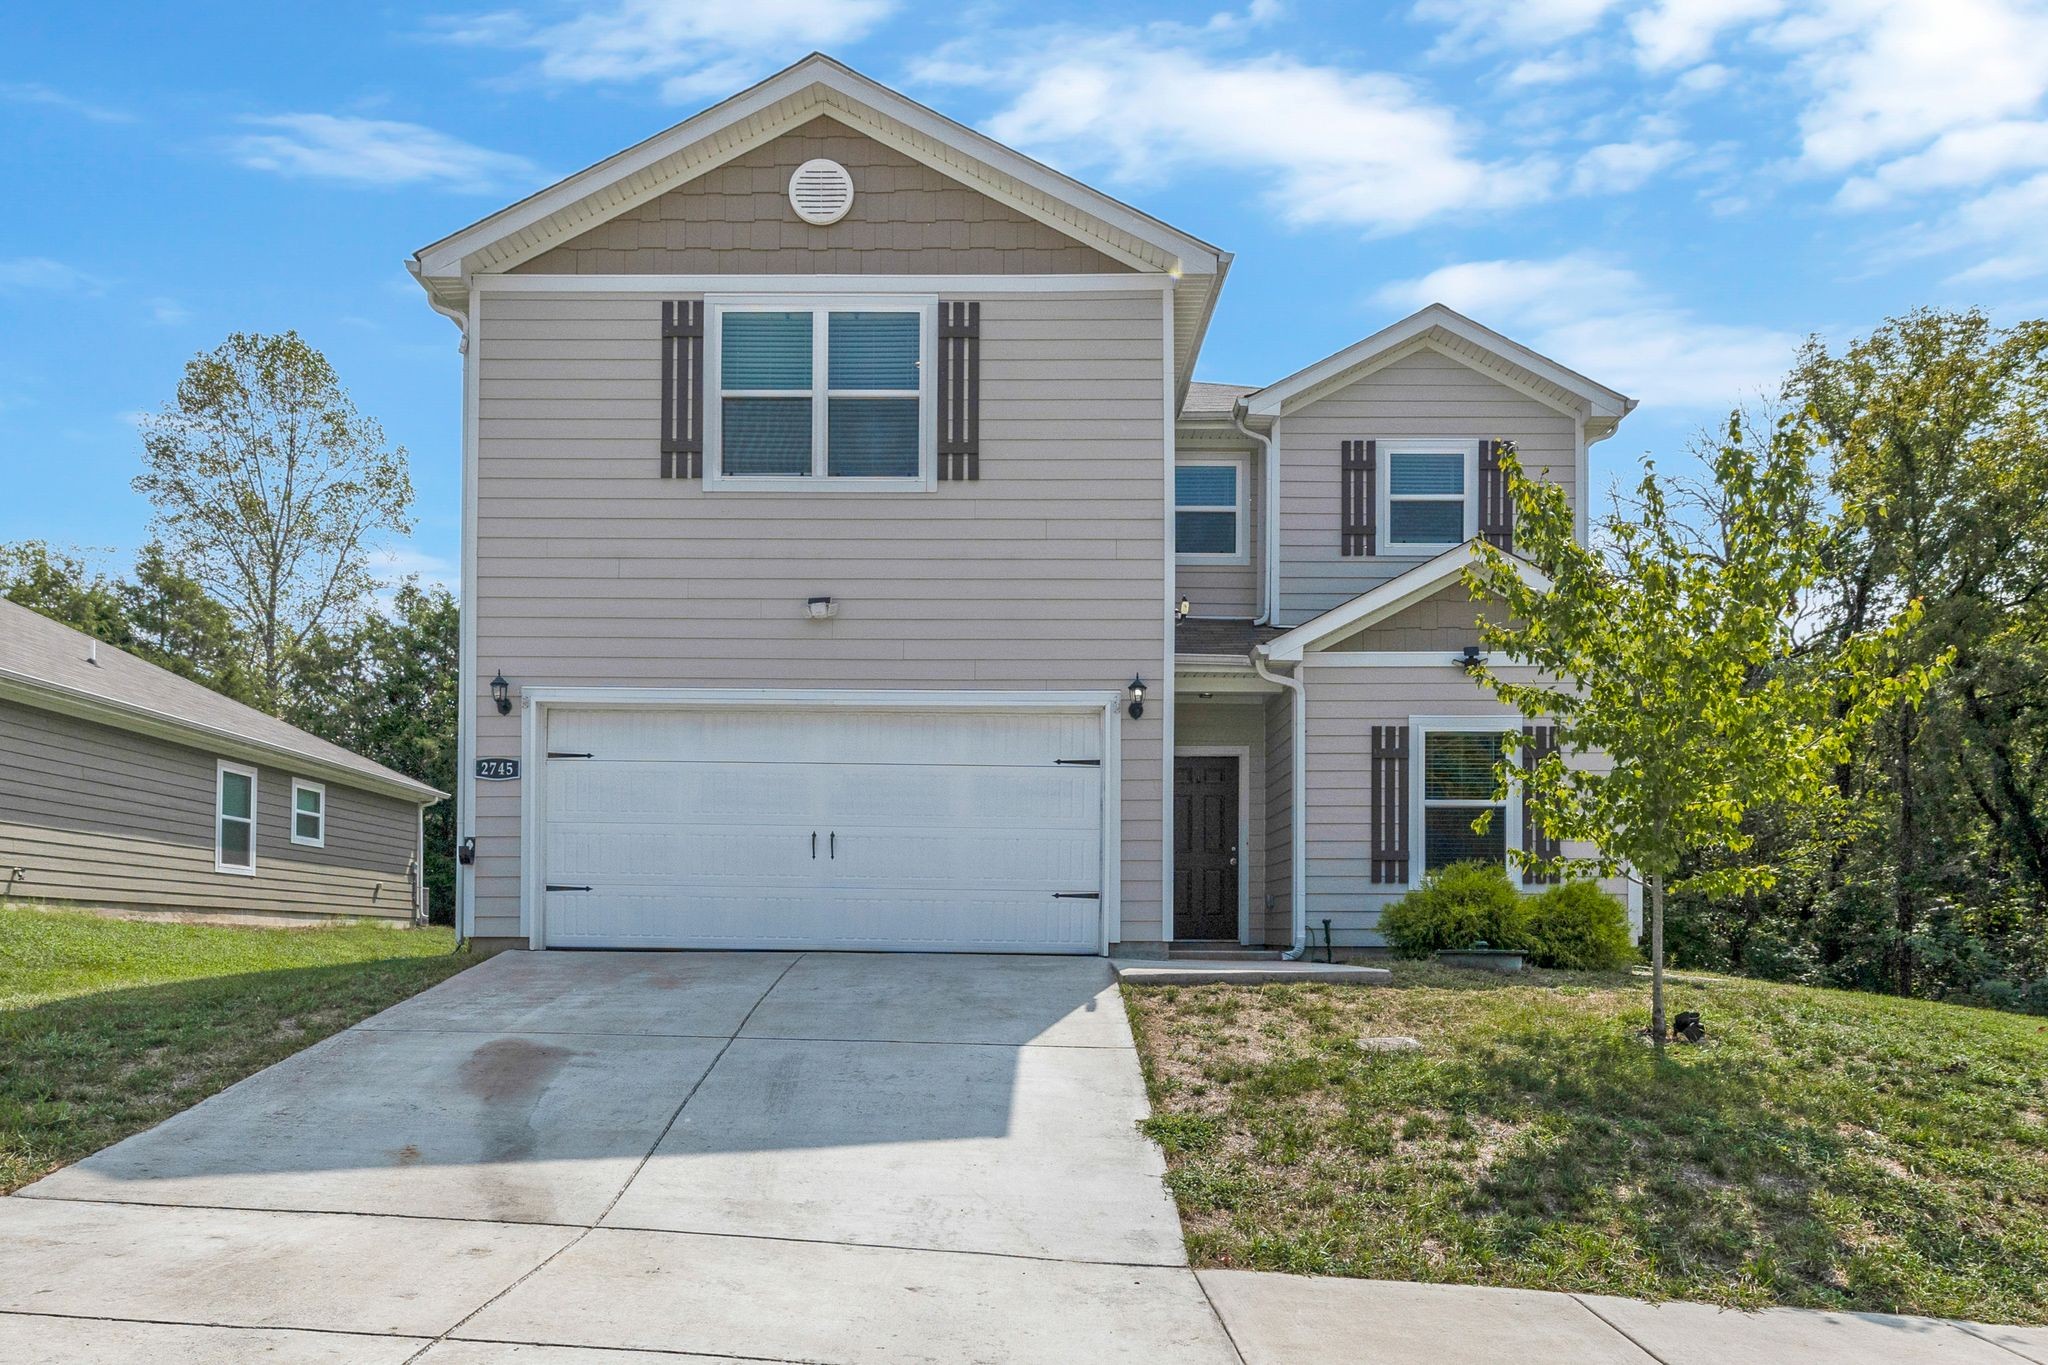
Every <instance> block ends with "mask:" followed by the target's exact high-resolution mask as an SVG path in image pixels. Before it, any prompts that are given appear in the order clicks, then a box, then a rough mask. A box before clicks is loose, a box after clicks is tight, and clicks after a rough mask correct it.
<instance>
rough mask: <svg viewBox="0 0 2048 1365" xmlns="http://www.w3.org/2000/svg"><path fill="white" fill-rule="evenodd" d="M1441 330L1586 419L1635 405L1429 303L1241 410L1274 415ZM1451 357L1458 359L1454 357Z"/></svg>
mask: <svg viewBox="0 0 2048 1365" xmlns="http://www.w3.org/2000/svg"><path fill="white" fill-rule="evenodd" d="M1439 327H1440V328H1442V329H1443V330H1444V331H1445V332H1448V333H1450V334H1451V335H1452V336H1456V337H1459V338H1461V339H1463V340H1464V341H1466V342H1469V343H1470V344H1472V345H1474V346H1477V347H1479V348H1480V349H1481V350H1484V351H1487V352H1489V353H1491V354H1493V355H1496V356H1498V357H1500V359H1501V360H1502V361H1504V362H1505V363H1507V364H1509V365H1514V366H1518V367H1520V368H1521V369H1524V370H1527V371H1528V372H1529V373H1531V374H1534V375H1536V376H1537V377H1538V378H1540V379H1542V380H1544V381H1545V382H1546V383H1550V384H1554V385H1556V386H1557V387H1558V388H1560V389H1564V390H1565V391H1567V392H1569V393H1572V394H1575V395H1577V396H1578V397H1579V398H1581V399H1583V400H1584V401H1585V402H1586V404H1587V406H1588V408H1589V410H1590V412H1589V415H1590V416H1594V417H1604V418H1609V419H1611V420H1615V421H1619V420H1620V419H1621V418H1622V417H1624V416H1626V415H1627V414H1628V413H1629V411H1630V410H1632V409H1633V408H1634V407H1635V405H1636V404H1635V400H1634V399H1632V398H1630V397H1628V396H1627V395H1625V394H1622V393H1619V392H1617V391H1615V390H1613V389H1610V388H1608V387H1607V386H1606V385H1604V384H1600V383H1596V382H1595V381H1593V380H1591V379H1588V378H1586V376H1584V375H1582V374H1580V373H1578V372H1577V371H1576V370H1569V369H1566V368H1565V367H1564V366H1562V365H1560V364H1558V363H1557V362H1556V361H1554V360H1551V359H1550V358H1549V357H1547V356H1543V355H1539V354H1538V353H1536V352H1535V351H1532V350H1530V349H1529V348H1528V347H1526V346H1524V345H1522V344H1521V343H1520V342H1517V341H1511V340H1509V339H1508V338H1507V337H1504V336H1502V335H1501V334H1500V333H1498V332H1496V331H1494V330H1493V329H1491V328H1489V327H1483V326H1481V325H1480V324H1479V323H1476V322H1474V321H1472V319H1470V318H1468V317H1466V316H1464V315H1463V314H1462V313H1458V312H1454V311H1453V310H1451V309H1449V308H1446V307H1445V306H1444V305H1443V304H1440V303H1432V304H1430V305H1429V306H1428V307H1426V308H1423V309H1420V310H1418V311H1417V312H1414V313H1411V314H1409V315H1408V316H1407V317H1405V318H1402V319H1401V320H1400V321H1399V322H1396V323H1394V324H1392V325H1391V326H1388V327H1383V328H1381V329H1380V330H1379V331H1377V332H1374V333H1373V334H1372V335H1371V336H1369V337H1366V338H1365V339H1364V340H1362V341H1358V342H1354V343H1353V344H1352V345H1350V346H1347V347H1345V348H1344V349H1343V350H1341V351H1338V352H1337V353H1336V354H1335V355H1331V356H1326V357H1325V358H1323V359H1322V360H1319V361H1317V362H1316V363H1315V364H1313V365H1310V366H1309V367H1307V368H1306V369H1303V370H1297V371H1296V372H1295V373H1293V374H1291V375H1289V376H1287V377H1286V378H1285V379H1282V380H1279V381H1278V382H1276V383H1273V384H1269V385H1267V386H1266V387H1265V388H1263V389H1260V390H1259V391H1258V392H1257V393H1254V394H1250V395H1248V396H1247V398H1246V400H1245V406H1246V407H1247V409H1248V410H1249V411H1250V412H1251V413H1253V414H1255V415H1262V416H1277V415H1278V414H1279V413H1280V411H1281V410H1282V408H1283V407H1284V406H1285V405H1286V404H1287V403H1288V402H1289V401H1290V400H1292V399H1295V398H1298V397H1300V396H1302V395H1304V394H1307V393H1311V392H1313V391H1315V390H1318V389H1321V388H1323V387H1324V386H1326V385H1328V384H1330V383H1331V382H1332V381H1335V380H1341V379H1345V378H1348V377H1349V375H1350V373H1351V372H1352V371H1353V370H1356V369H1359V368H1362V367H1363V366H1365V365H1368V364H1370V363H1371V362H1372V361H1374V360H1376V359H1378V358H1379V357H1380V356H1381V355H1382V354H1383V353H1384V352H1387V351H1391V350H1394V349H1395V348H1396V347H1399V346H1403V345H1406V344H1407V343H1409V342H1411V341H1414V340H1415V339H1416V338H1418V337H1420V336H1422V335H1423V334H1424V333H1425V332H1428V331H1430V330H1431V329H1433V328H1439ZM1453 358H1454V359H1462V357H1455V356H1454V357H1453Z"/></svg>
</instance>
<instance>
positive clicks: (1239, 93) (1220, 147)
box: [919, 26, 1554, 229]
mask: <svg viewBox="0 0 2048 1365" xmlns="http://www.w3.org/2000/svg"><path fill="white" fill-rule="evenodd" d="M983 50H985V51H987V52H988V53H990V54H991V55H987V56H982V57H976V56H975V55H973V53H972V52H971V51H969V50H965V49H960V48H955V49H952V50H949V51H947V52H944V53H941V54H940V55H939V56H938V57H937V58H935V59H934V60H932V61H929V62H927V63H925V64H924V65H923V67H922V68H921V69H920V71H919V75H920V76H921V77H922V78H923V79H925V80H927V81H934V82H940V83H947V84H969V85H975V86H979V87H982V88H992V89H995V90H999V91H1002V92H1004V93H1005V94H1007V95H1008V97H1009V102H1008V104H1006V105H1005V106H1004V107H1003V108H1002V109H1001V110H1000V111H999V112H998V113H997V114H996V115H995V116H994V117H992V118H990V119H989V120H987V121H986V123H985V125H984V126H985V128H986V130H987V131H988V132H989V133H990V134H991V135H992V136H994V137H996V138H998V139H999V140H1001V141H1003V142H1006V143H1010V144H1012V145H1015V146H1019V147H1023V148H1025V149H1027V150H1030V151H1032V152H1034V153H1036V154H1039V155H1041V156H1044V157H1045V158H1046V159H1048V160H1052V161H1055V162H1058V163H1059V164H1061V165H1064V166H1067V167H1069V168H1073V169H1076V170H1083V171H1096V172H1102V173H1105V174H1107V175H1108V176H1109V177H1111V178H1112V179H1114V180H1117V181H1121V182H1123V183H1126V184H1132V185H1144V184H1151V183H1157V182H1159V181H1161V180H1163V179H1165V178H1166V177H1168V176H1169V175H1171V174H1172V173H1173V172H1174V171H1176V170H1178V169H1180V168H1181V167H1183V166H1190V165H1192V166H1200V167H1205V168H1209V169H1229V170H1237V171H1248V172H1252V173H1253V174H1254V175H1256V176H1257V178H1258V183H1259V184H1261V185H1263V186H1264V187H1265V197H1266V199H1267V201H1268V202H1269V203H1270V204H1271V206H1272V208H1273V210H1274V211H1275V212H1276V213H1277V214H1278V215H1279V216H1280V217H1281V218H1282V219H1283V220H1285V221H1287V222H1289V223H1293V224H1297V225H1300V224H1312V223H1335V224H1347V225H1356V226H1360V227H1367V228H1376V229H1401V228H1410V227H1413V226H1415V225H1416V224H1419V223H1422V222H1425V221H1428V220H1430V219H1433V218H1437V217H1439V216H1441V215H1444V214H1448V213H1452V212H1456V211H1461V210H1466V209H1472V208H1483V207H1499V206H1503V205H1509V204H1516V203H1522V202H1527V201H1529V200H1532V199H1537V198H1540V197H1542V196H1543V195H1544V194H1546V193H1547V192H1548V191H1549V188H1550V182H1551V180H1552V178H1553V176H1554V171H1553V168H1552V167H1551V166H1550V165H1549V164H1548V163H1547V162H1544V161H1541V160H1529V159H1525V160H1520V161H1491V162H1489V161H1485V160H1482V159H1480V158H1479V157H1478V156H1477V155H1475V154H1474V152H1473V150H1472V136H1471V133H1470V132H1469V130H1468V129H1466V128H1465V127H1464V126H1463V125H1462V124H1461V123H1460V122H1459V120H1458V119H1457V117H1456V116H1455V115H1454V114H1453V113H1452V112H1451V111H1450V110H1449V109H1447V108H1445V107H1443V106H1441V105H1438V104H1435V103H1433V102H1431V101H1430V100H1429V99H1428V98H1426V97H1425V95H1424V94H1423V93H1422V92H1421V91H1420V90H1419V89H1418V88H1417V87H1415V86H1414V85H1413V84H1411V83H1410V82H1408V81H1407V80H1405V79H1403V78H1401V77H1399V76H1394V75H1389V74H1386V73H1382V72H1361V71H1349V70H1345V69H1343V68H1340V67H1336V66H1326V65H1314V64H1310V63H1306V62H1302V61H1299V60H1297V59H1295V58H1292V57H1281V56H1268V57H1229V56H1219V55H1217V54H1216V53H1215V52H1214V51H1213V50H1210V49H1208V48H1205V47H1204V46H1203V45H1202V44H1201V43H1200V42H1198V41H1196V40H1195V39H1194V36H1193V35H1192V33H1191V31H1189V30H1185V29H1180V28H1177V27H1173V26H1153V27H1151V28H1146V29H1131V30H1125V31H1122V32H1118V33H1094V34H1091V33H1087V32H1083V31H1076V30H1067V29H1060V30H1047V31H1042V32H1039V33H1036V34H1023V35H1019V34H1010V35H1003V37H1002V38H1001V39H998V40H993V41H991V42H989V43H988V44H987V46H986V48H985V49H983Z"/></svg>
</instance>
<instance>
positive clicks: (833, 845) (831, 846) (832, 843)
mask: <svg viewBox="0 0 2048 1365" xmlns="http://www.w3.org/2000/svg"><path fill="white" fill-rule="evenodd" d="M825 854H826V856H827V857H831V858H837V857H838V856H839V831H838V830H836V829H835V830H833V831H832V833H831V835H830V836H829V837H828V838H827V839H826V840H825Z"/></svg>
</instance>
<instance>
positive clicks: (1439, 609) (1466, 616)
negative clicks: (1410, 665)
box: [1328, 584, 1503, 655]
mask: <svg viewBox="0 0 2048 1365" xmlns="http://www.w3.org/2000/svg"><path fill="white" fill-rule="evenodd" d="M1502 616H1503V613H1502V611H1501V607H1500V603H1499V602H1498V601H1496V600H1495V599H1493V598H1486V599H1484V600H1481V601H1474V600H1473V598H1472V593H1471V591H1470V590H1469V589H1467V588H1465V587H1464V586H1463V585H1462V584H1460V585H1458V586H1456V587H1449V588H1445V589H1444V590H1443V591H1442V592H1440V593H1437V594H1436V595H1435V596H1434V597H1425V598H1424V599H1423V600H1422V601H1420V602H1417V603H1416V604H1415V605H1414V606H1412V607H1405V608H1403V609H1402V610H1400V611H1397V612H1395V613H1394V614H1393V615H1392V616H1389V617H1388V618H1387V619H1386V620H1384V621H1381V622H1379V623H1378V624H1377V625H1371V626H1367V627H1366V628H1365V629H1364V630H1361V631H1358V632H1356V633H1354V634H1352V635H1348V636H1346V637H1345V638H1343V639H1341V640H1339V641H1337V642H1336V643H1335V644H1333V645H1330V646H1329V647H1328V648H1329V649H1330V650H1331V651H1332V652H1336V653H1344V652H1349V651H1353V650H1425V649H1440V650H1442V651H1443V652H1444V653H1445V654H1446V655H1451V654H1456V653H1458V652H1459V651H1461V650H1462V649H1464V648H1465V646H1466V645H1476V644H1478V643H1479V627H1478V622H1479V620H1480V618H1482V617H1484V618H1486V619H1488V620H1493V621H1498V620H1500V619H1502Z"/></svg>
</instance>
